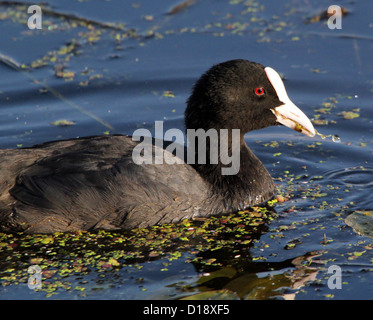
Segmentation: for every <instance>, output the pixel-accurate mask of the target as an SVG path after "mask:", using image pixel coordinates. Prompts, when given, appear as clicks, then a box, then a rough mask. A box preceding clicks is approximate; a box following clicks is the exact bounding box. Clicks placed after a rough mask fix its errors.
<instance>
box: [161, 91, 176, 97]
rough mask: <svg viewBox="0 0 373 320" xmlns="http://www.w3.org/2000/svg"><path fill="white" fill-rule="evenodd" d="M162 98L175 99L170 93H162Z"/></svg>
mask: <svg viewBox="0 0 373 320" xmlns="http://www.w3.org/2000/svg"><path fill="white" fill-rule="evenodd" d="M162 96H163V97H166V98H175V95H174V94H173V93H172V91H165V92H163V94H162Z"/></svg>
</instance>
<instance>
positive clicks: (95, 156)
mask: <svg viewBox="0 0 373 320" xmlns="http://www.w3.org/2000/svg"><path fill="white" fill-rule="evenodd" d="M277 124H283V125H285V126H287V127H290V128H292V129H294V130H296V131H298V132H301V133H304V134H306V135H308V136H311V137H312V136H314V135H315V130H314V128H313V126H312V124H311V121H310V120H309V119H308V118H307V116H306V115H305V114H304V113H303V112H302V111H301V110H300V109H299V108H298V107H296V106H295V105H294V104H293V103H292V102H291V101H290V99H289V98H288V96H287V93H286V90H285V87H284V85H283V82H282V80H281V78H280V76H279V75H278V73H277V72H276V71H275V70H273V69H272V68H269V67H264V66H263V65H261V64H258V63H254V62H250V61H247V60H231V61H226V62H223V63H220V64H217V65H214V66H213V67H211V68H210V69H209V70H208V71H207V72H206V73H204V74H203V75H202V76H201V78H200V79H199V80H198V81H197V82H196V84H195V85H194V88H193V91H192V94H191V96H190V97H189V99H188V101H187V108H186V110H185V125H186V129H189V130H193V129H194V130H198V129H203V130H204V131H205V132H206V131H208V130H210V129H214V130H217V132H219V131H221V129H228V130H227V131H228V135H227V136H226V138H227V139H225V147H227V150H228V154H230V156H232V157H233V155H234V154H235V155H238V156H239V162H238V166H237V164H236V169H237V170H236V171H237V172H236V173H234V174H222V172H223V171H222V169H223V168H229V165H227V164H225V163H223V161H222V158H221V154H219V156H218V160H217V163H216V161H212V160H213V159H211V157H210V151H211V146H210V145H209V144H208V143H207V144H206V145H207V146H208V147H206V148H205V149H200V150H203V151H200V152H205V155H206V158H205V161H204V163H198V161H196V163H195V164H188V163H187V162H184V161H182V160H184V159H177V158H175V155H173V154H172V153H170V152H169V151H167V150H165V149H163V148H159V146H157V145H154V143H153V144H152V146H151V148H152V150H153V153H154V154H155V153H158V155H160V156H161V157H163V158H164V159H169V160H178V161H177V162H178V163H175V164H169V163H166V162H164V163H163V164H156V163H150V164H146V163H143V164H136V163H135V162H136V160H135V159H134V155H133V151H134V149H135V148H136V146H139V144H140V143H143V142H139V141H133V139H132V138H131V137H129V136H123V135H109V136H94V137H86V138H78V139H70V140H63V141H54V142H47V143H43V144H39V145H36V146H33V147H29V148H22V149H9V150H0V229H1V230H2V231H8V232H17V231H23V232H26V233H52V232H57V231H60V232H65V231H77V230H95V229H107V230H120V229H130V228H135V227H147V226H151V225H158V224H162V223H173V222H177V221H180V220H182V219H193V218H195V217H206V216H210V215H216V214H220V213H226V212H233V211H236V210H240V209H244V208H247V207H249V206H252V205H257V204H259V203H262V202H265V201H267V200H268V199H270V198H271V197H272V196H273V195H274V190H275V189H274V184H273V181H272V178H271V176H270V174H269V173H268V171H267V170H266V168H265V167H264V165H263V164H262V162H261V161H260V160H259V159H258V158H257V157H256V156H255V155H254V154H253V152H252V151H251V150H250V149H249V147H248V146H247V144H246V143H245V141H244V134H245V133H247V132H249V131H252V130H256V129H262V128H265V127H268V126H271V125H277ZM233 129H239V131H237V130H236V132H239V135H238V140H237V139H236V140H235V141H234V139H233V133H232V132H233ZM229 132H231V133H229ZM212 140H213V139H212V138H207V139H206V141H207V142H212ZM153 142H154V140H153ZM220 142H222V138H221V137H220V136H219V138H218V143H220ZM235 142H236V143H235ZM168 145H169V144H168ZM195 150H197V151H198V150H199V149H198V148H195ZM195 150H193V151H195ZM188 151H189V152H190V151H191V150H189V149H188ZM176 155H177V154H176ZM171 162H172V161H171Z"/></svg>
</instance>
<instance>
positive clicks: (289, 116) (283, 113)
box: [264, 67, 316, 137]
mask: <svg viewBox="0 0 373 320" xmlns="http://www.w3.org/2000/svg"><path fill="white" fill-rule="evenodd" d="M264 71H265V72H266V74H267V77H268V80H269V81H270V82H271V84H272V86H273V88H274V89H275V91H276V93H277V96H278V98H279V100H280V101H281V102H283V104H282V105H280V106H278V107H276V108H274V109H271V111H272V112H273V113H274V114H275V116H276V118H277V122H279V123H281V124H283V125H284V126H287V127H289V128H291V129H293V130H295V131H298V132H301V133H303V134H305V135H307V136H309V137H314V136H315V134H316V132H315V128H314V127H313V125H312V123H311V120H310V119H308V117H307V116H306V115H305V114H304V113H303V111H302V110H300V109H299V108H298V107H297V106H296V105H295V104H294V103H293V102H291V100H290V99H289V97H288V95H287V93H286V89H285V86H284V83H283V82H282V80H281V77H280V75H279V74H278V73H277V72H276V71H275V70H273V69H272V68H270V67H266V68H264Z"/></svg>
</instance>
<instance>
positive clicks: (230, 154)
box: [188, 136, 274, 211]
mask: <svg viewBox="0 0 373 320" xmlns="http://www.w3.org/2000/svg"><path fill="white" fill-rule="evenodd" d="M226 141H228V143H225V142H224V141H222V139H220V140H219V148H218V149H219V151H220V152H219V156H218V157H217V159H218V161H217V163H216V155H214V153H213V152H216V151H215V150H214V149H216V146H210V144H206V149H205V150H201V149H199V150H197V154H198V156H199V157H200V156H201V153H202V155H203V156H202V157H200V158H202V159H203V158H204V156H205V157H206V162H205V163H198V161H197V160H196V163H195V164H194V165H193V166H194V168H195V169H196V170H197V171H198V172H199V174H200V175H201V176H202V177H203V179H204V180H205V181H206V182H208V183H209V185H210V187H211V193H212V195H213V196H216V197H217V198H220V199H222V201H223V202H224V207H225V210H227V211H230V210H240V209H244V208H246V207H248V206H251V205H256V204H259V203H262V202H264V201H266V200H268V199H269V198H271V197H272V195H273V193H274V185H273V181H272V178H271V176H270V174H269V172H268V171H267V169H266V168H265V167H264V165H263V163H262V162H261V161H260V160H259V159H258V158H257V157H256V156H255V154H254V153H253V152H252V151H251V150H250V148H249V147H248V146H247V144H246V143H245V141H244V139H243V136H240V139H239V144H237V143H236V144H235V143H234V142H232V141H234V139H228V140H226ZM224 149H225V150H224ZM211 151H213V152H211ZM188 152H189V149H188Z"/></svg>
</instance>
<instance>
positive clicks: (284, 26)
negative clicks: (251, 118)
mask: <svg viewBox="0 0 373 320" xmlns="http://www.w3.org/2000/svg"><path fill="white" fill-rule="evenodd" d="M25 3H31V2H30V1H27V2H26V1H25ZM178 3H179V2H178V1H174V0H168V1H162V4H160V3H155V2H154V1H142V0H139V1H136V2H133V3H132V2H128V1H119V0H112V1H105V2H103V1H73V0H69V1H64V2H63V3H62V2H61V1H52V0H51V1H48V6H47V7H48V9H50V12H54V14H50V13H49V14H48V13H45V14H44V15H43V29H42V30H29V29H28V28H27V24H26V22H27V18H28V15H27V5H25V6H21V5H9V4H7V5H5V4H0V30H1V31H0V32H1V37H0V54H2V55H3V56H6V58H3V59H2V60H3V62H7V61H8V62H9V61H10V59H12V61H13V60H14V61H15V63H13V64H12V63H11V64H12V65H13V67H10V66H9V65H7V64H6V63H0V74H1V77H0V147H1V148H16V147H20V146H23V147H25V146H31V145H33V144H36V143H41V142H45V141H49V140H55V139H65V138H73V137H79V136H87V135H97V134H107V133H124V134H132V133H133V131H134V130H135V129H137V128H139V127H144V128H148V129H150V130H152V129H153V126H154V121H156V120H163V121H164V130H167V129H168V128H178V129H181V130H183V112H184V108H185V100H186V99H187V97H188V95H189V93H190V90H191V86H192V85H193V83H194V81H195V80H196V79H197V78H198V77H199V75H200V74H201V73H202V72H204V71H205V70H206V69H208V68H209V67H210V66H211V65H212V64H214V63H218V62H222V61H225V60H229V59H233V58H244V59H249V60H253V61H257V62H260V63H262V64H264V65H267V66H271V67H273V68H274V69H276V70H277V71H278V72H280V73H282V75H283V76H284V78H285V86H286V88H287V91H288V94H289V97H290V98H291V99H292V101H293V102H294V103H295V104H297V105H298V106H299V107H300V108H301V109H302V110H303V111H304V112H305V113H306V114H307V115H308V116H309V117H310V118H312V119H313V120H315V123H320V122H321V121H320V120H322V121H323V122H321V123H323V125H318V126H316V129H317V130H318V131H319V132H320V133H322V134H325V135H330V134H332V135H333V134H337V135H339V136H340V138H341V142H340V143H334V142H333V141H332V140H331V138H330V137H329V138H326V139H325V140H323V139H321V138H320V137H315V138H312V139H311V138H308V137H305V136H302V135H300V134H298V133H296V132H293V131H291V130H289V129H287V128H284V127H272V128H268V129H265V130H261V131H257V132H252V133H251V134H249V135H247V137H246V138H247V142H248V143H249V145H250V146H251V148H252V149H253V150H254V152H255V153H256V154H257V155H258V156H259V157H260V158H261V160H262V161H263V162H264V163H265V165H266V166H267V168H268V169H269V171H270V173H271V175H272V176H273V177H274V178H275V180H276V183H277V185H278V188H279V191H280V192H281V193H282V194H283V195H285V196H287V198H288V201H285V202H281V203H278V204H277V205H276V207H275V210H276V212H277V216H276V218H275V219H273V220H271V221H269V222H266V224H265V227H264V228H262V230H261V231H260V233H259V234H258V232H257V233H256V235H255V237H254V236H253V238H254V239H255V240H253V241H252V242H251V243H250V245H248V246H247V248H245V250H244V249H242V248H241V247H240V248H234V247H233V249H232V248H228V249H226V250H225V251H224V250H223V251H222V250H221V249H220V250H210V249H208V248H200V247H198V245H197V244H195V243H193V245H192V244H191V245H190V247H189V249H188V248H186V247H185V243H183V244H182V245H181V244H180V247H176V248H172V250H171V249H170V252H171V253H172V252H174V253H175V252H178V254H176V253H175V255H174V256H172V255H171V256H170V255H165V256H163V255H161V254H158V256H156V257H151V258H149V259H148V258H146V257H145V258H141V257H140V258H139V259H137V260H136V259H134V260H131V259H129V258H126V257H125V256H124V255H123V254H119V253H118V250H122V251H125V252H127V251H131V252H133V251H134V248H131V249H129V248H128V247H126V246H125V245H123V246H122V247H120V246H119V247H115V248H112V247H110V248H109V244H110V239H109V238H110V236H108V235H106V234H105V236H103V238H104V240H105V241H104V240H102V243H100V245H97V247H96V248H95V245H94V244H95V243H96V244H97V240H96V238H95V237H97V235H92V236H91V238H89V235H88V236H87V237H88V239H85V241H86V242H87V243H90V244H92V248H91V247H90V250H91V251H92V252H93V253H92V254H91V255H89V254H88V255H87V253H86V252H84V250H86V249H87V248H86V247H84V246H83V245H82V244H79V245H75V246H74V245H72V244H71V242H67V243H69V245H67V246H66V245H65V246H64V248H63V250H65V251H63V250H62V249H61V248H60V247H58V246H57V244H56V242H57V240H56V239H60V238H59V237H61V236H56V237H55V240H54V242H53V243H48V240H46V241H45V243H44V244H43V245H35V246H34V245H31V246H26V244H27V243H31V242H32V240H30V238H23V237H24V236H22V235H19V236H15V238H12V239H10V238H9V237H7V236H6V235H3V237H2V238H1V241H0V245H1V244H3V245H2V246H1V257H2V260H1V262H0V265H1V267H0V283H1V284H2V287H0V298H1V299H12V298H25V299H42V298H52V299H53V298H57V299H70V298H82V299H134V298H136V299H148V298H154V299H177V298H181V297H185V296H190V295H194V294H201V293H206V292H207V295H208V296H207V297H210V298H211V297H217V295H218V294H222V291H221V290H224V294H225V295H226V297H228V298H230V299H233V298H243V299H269V298H288V299H365V298H368V299H371V298H373V291H372V290H373V287H372V285H371V284H372V283H373V275H372V272H371V270H372V269H373V264H372V261H373V254H372V252H373V251H372V250H371V249H372V248H373V246H372V241H371V238H370V237H368V236H364V235H359V234H358V233H357V232H356V231H354V230H353V229H352V228H351V227H349V226H348V225H347V224H346V223H345V220H344V219H345V218H346V217H347V215H348V214H351V213H353V212H356V211H369V210H370V211H371V210H373V200H372V197H371V191H372V186H373V185H372V180H373V179H372V178H373V164H372V157H373V147H372V143H373V135H372V133H373V120H372V119H373V107H372V97H373V63H372V58H371V57H372V54H373V18H372V15H371V14H370V13H371V12H372V9H373V7H372V6H373V5H372V4H370V3H367V2H366V1H362V0H360V1H354V2H350V1H342V2H340V3H339V5H341V6H343V7H345V8H346V9H347V10H348V14H347V15H346V16H344V17H343V18H342V23H343V24H342V29H340V30H337V29H334V30H330V29H329V28H328V26H327V24H326V20H322V21H319V22H314V23H308V24H307V23H305V21H306V20H307V19H308V18H310V17H314V16H315V15H317V14H319V13H321V12H322V11H324V10H326V9H327V8H328V6H329V5H330V2H328V1H322V0H319V1H313V2H312V4H311V3H310V2H308V1H290V0H288V1H281V2H280V1H266V2H265V3H262V2H257V1H216V0H208V1H196V2H195V3H194V4H192V5H191V6H190V7H188V8H185V9H184V10H181V11H179V12H176V13H174V14H167V13H168V12H170V11H171V10H172V8H174V7H175V5H177V4H178ZM61 14H62V15H61ZM108 23H111V25H110V26H109V25H107V24H108ZM41 60H42V61H43V64H44V65H43V66H41V67H38V68H37V66H39V65H40V61H41ZM38 61H39V62H38ZM8 64H9V63H8ZM22 64H23V65H26V66H28V67H31V68H29V69H24V68H20V70H15V68H14V66H18V67H20V66H21V65H22ZM58 70H60V71H61V70H62V73H60V74H59V75H58ZM64 72H65V78H63V76H62V75H63V74H64ZM66 72H71V73H72V74H73V76H70V77H68V76H66ZM167 92H171V93H172V95H170V94H165V93H167ZM61 119H65V120H68V121H73V122H75V124H74V125H70V126H63V127H62V126H55V125H51V123H53V122H55V121H57V120H61ZM317 121H318V122H317ZM180 237H182V235H179V238H180ZM227 237H228V238H229V237H230V236H229V235H227ZM231 237H232V239H233V240H234V239H237V237H235V235H231ZM189 238H190V237H189ZM89 239H93V240H92V242H90V241H91V240H89ZM229 239H230V238H229ZM233 240H232V241H233ZM61 241H62V240H61ZM71 241H72V240H71ZM77 241H78V240H77ZM95 241H96V242H95ZM36 242H37V241H36ZM11 243H16V244H17V245H15V246H11V247H9V246H8V245H9V244H11ZM53 245H55V247H53ZM56 246H57V247H56ZM59 246H60V244H59ZM147 246H150V247H151V244H149V243H148V244H147ZM80 248H81V250H80ZM153 250H156V249H154V248H153ZM148 251H149V250H148ZM48 252H49V253H51V252H56V255H55V256H54V257H53V258H50V257H49V258H48ZM79 252H84V253H82V254H81V255H79ZM122 253H123V252H122ZM63 254H65V255H66V258H63ZM201 255H202V256H205V257H207V258H206V261H210V262H211V261H213V260H211V259H216V261H220V265H213V266H211V263H210V264H209V263H207V264H206V263H205V264H201V263H199V262H196V260H195V259H196V258H197V257H198V256H201ZM90 256H92V257H96V260H95V262H91V260H89V259H88V257H90ZM30 257H32V258H30ZM103 257H104V258H105V259H106V260H105V261H108V259H110V258H115V260H116V261H117V262H118V263H119V266H108V267H107V268H102V267H100V264H99V263H97V260H100V259H102V258H103ZM131 257H132V256H131ZM170 257H174V259H170ZM38 258H40V259H42V260H40V261H39V264H41V265H42V269H43V270H55V274H53V275H50V274H49V275H48V274H47V273H45V274H47V276H45V275H44V278H43V282H44V284H43V287H42V288H43V289H42V290H40V291H34V290H30V289H29V288H28V287H27V279H28V274H27V268H28V266H29V265H31V264H35V263H36V262H38V260H32V259H38ZM64 259H66V260H64ZM203 259H204V258H203ZM209 259H210V260H209ZM16 260H18V261H19V262H17V261H16ZM197 260H198V259H197ZM191 261H192V262H191ZM74 263H75V265H76V267H74V268H75V269H74V268H72V269H71V270H70V272H69V273H63V272H62V271H61V270H64V269H63V268H64V267H65V265H66V264H70V265H73V264H74ZM114 264H115V263H114ZM331 265H337V266H339V267H340V269H341V272H342V289H334V290H333V289H330V288H329V287H328V279H329V278H330V276H331V274H328V268H329V266H331ZM78 266H80V267H78ZM82 266H84V267H86V268H87V269H84V270H83V269H82V268H81V267H82ZM197 297H198V296H197ZM202 297H203V296H202ZM204 298H206V296H204Z"/></svg>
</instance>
